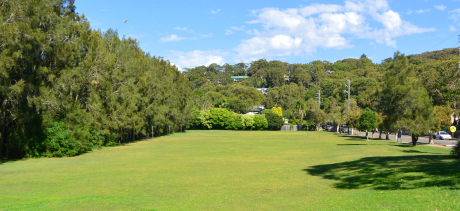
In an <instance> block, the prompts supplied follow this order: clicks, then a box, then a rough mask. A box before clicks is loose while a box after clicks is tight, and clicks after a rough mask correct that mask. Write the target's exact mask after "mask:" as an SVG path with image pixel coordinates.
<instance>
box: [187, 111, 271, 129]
mask: <svg viewBox="0 0 460 211" xmlns="http://www.w3.org/2000/svg"><path fill="white" fill-rule="evenodd" d="M192 114H193V115H192V120H191V122H190V126H191V128H194V129H224V130H265V129H267V128H268V121H267V119H266V118H265V116H264V115H260V114H257V115H244V116H243V115H239V114H237V113H234V112H232V111H229V110H227V109H225V108H212V109H210V110H206V111H202V110H195V111H193V113H192Z"/></svg>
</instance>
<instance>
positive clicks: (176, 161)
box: [0, 131, 460, 210]
mask: <svg viewBox="0 0 460 211" xmlns="http://www.w3.org/2000/svg"><path fill="white" fill-rule="evenodd" d="M448 154H449V150H447V149H439V148H431V147H423V146H418V147H416V148H413V147H410V146H409V145H398V144H396V143H394V142H390V141H383V140H371V141H369V142H367V141H365V139H361V138H358V137H347V136H340V135H337V134H334V133H327V132H322V133H321V140H318V134H317V132H309V134H308V138H307V134H306V132H268V131H189V132H187V133H186V134H182V135H181V134H175V135H172V136H170V137H161V138H155V139H153V140H146V141H141V142H137V143H133V144H129V145H126V146H120V147H114V148H106V149H103V150H99V151H95V152H91V153H87V154H84V155H81V156H78V157H72V158H42V159H28V160H21V161H13V162H6V163H3V164H0V210H53V209H54V210H96V209H99V210H100V209H103V210H106V209H120V210H130V209H136V210H137V209H146V210H381V209H383V210H435V209H437V210H446V209H451V210H460V190H459V188H460V185H459V183H460V174H459V172H460V163H459V162H458V161H455V160H452V159H450V157H449V156H448Z"/></svg>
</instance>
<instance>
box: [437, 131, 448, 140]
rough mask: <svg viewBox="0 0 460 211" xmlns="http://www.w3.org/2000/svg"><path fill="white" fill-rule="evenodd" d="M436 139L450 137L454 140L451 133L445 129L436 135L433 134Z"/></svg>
mask: <svg viewBox="0 0 460 211" xmlns="http://www.w3.org/2000/svg"><path fill="white" fill-rule="evenodd" d="M433 138H434V139H441V140H443V139H450V140H452V136H451V135H450V134H449V133H446V132H444V131H440V132H437V133H436V135H434V136H433Z"/></svg>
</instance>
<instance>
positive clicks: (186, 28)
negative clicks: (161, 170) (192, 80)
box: [75, 0, 460, 69]
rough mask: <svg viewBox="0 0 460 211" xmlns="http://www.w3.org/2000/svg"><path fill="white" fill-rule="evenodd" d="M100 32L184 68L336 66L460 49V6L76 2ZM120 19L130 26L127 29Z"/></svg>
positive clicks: (272, 0) (363, 1) (418, 1)
mask: <svg viewBox="0 0 460 211" xmlns="http://www.w3.org/2000/svg"><path fill="white" fill-rule="evenodd" d="M75 4H76V6H77V12H78V13H79V14H85V17H86V18H88V19H89V21H90V23H91V27H92V28H93V29H101V30H102V31H106V30H107V29H110V28H111V29H116V30H117V31H118V33H119V35H120V36H123V35H124V36H126V37H132V38H136V39H137V40H138V42H139V44H140V46H141V48H142V49H143V50H144V51H145V52H148V53H150V55H152V56H161V57H164V58H165V59H168V60H169V61H170V62H171V63H173V64H175V65H176V66H178V67H179V68H180V69H181V68H186V67H195V66H200V65H209V64H211V63H217V64H224V63H229V64H235V63H239V62H241V61H243V62H251V61H253V60H257V59H261V58H265V59H267V60H280V61H284V62H288V63H309V62H311V61H314V60H327V61H330V62H335V61H337V60H341V59H345V58H359V57H360V56H361V55H362V54H366V55H367V56H368V57H369V58H370V59H372V60H373V61H374V62H375V63H380V62H381V61H382V60H383V59H385V58H388V57H392V56H393V54H394V52H395V51H398V50H399V51H401V52H402V53H404V54H406V55H407V54H418V53H423V52H426V51H434V50H441V49H444V48H452V47H459V46H460V43H459V38H458V34H459V33H460V0H444V1H434V0H411V1H394V0H348V1H339V0H329V1H327V0H326V1H325V0H322V1H321V0H303V1H279V0H263V1H259V0H257V1H251V0H249V1H240V0H233V1H217V0H185V1H173V0H169V1H156V0H151V1H148V0H142V1H141V0H133V1H120V0H110V1H108V0H107V1H106V0H98V1H95V0H92V1H89V0H76V2H75ZM121 20H129V21H128V22H127V23H123V22H122V21H121Z"/></svg>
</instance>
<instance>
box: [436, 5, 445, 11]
mask: <svg viewBox="0 0 460 211" xmlns="http://www.w3.org/2000/svg"><path fill="white" fill-rule="evenodd" d="M434 7H435V8H436V9H438V10H441V11H444V10H445V9H446V8H447V7H446V6H444V5H436V6H434Z"/></svg>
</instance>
